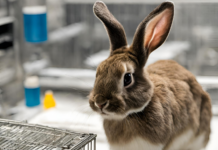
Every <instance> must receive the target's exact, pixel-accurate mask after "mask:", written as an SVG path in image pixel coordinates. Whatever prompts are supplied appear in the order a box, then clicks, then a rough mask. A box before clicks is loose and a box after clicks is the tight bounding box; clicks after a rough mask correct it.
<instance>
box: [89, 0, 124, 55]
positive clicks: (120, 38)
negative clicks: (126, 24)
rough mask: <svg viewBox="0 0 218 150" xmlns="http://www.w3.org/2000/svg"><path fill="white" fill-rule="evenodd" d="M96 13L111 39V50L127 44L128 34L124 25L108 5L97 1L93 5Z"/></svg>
mask: <svg viewBox="0 0 218 150" xmlns="http://www.w3.org/2000/svg"><path fill="white" fill-rule="evenodd" d="M93 11H94V13H95V15H96V16H97V17H98V18H99V19H100V20H101V21H102V23H103V24H104V26H105V28H106V30H107V33H108V36H109V39H110V46H111V50H112V51H113V50H116V49H118V48H121V47H123V46H126V45H127V41H126V35H125V31H124V28H123V26H122V25H121V24H120V23H119V22H118V21H117V20H116V18H115V17H114V16H113V15H112V14H111V13H110V11H109V10H108V8H107V6H106V5H105V4H104V3H103V2H102V1H97V2H95V4H94V6H93Z"/></svg>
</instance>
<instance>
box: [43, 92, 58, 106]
mask: <svg viewBox="0 0 218 150" xmlns="http://www.w3.org/2000/svg"><path fill="white" fill-rule="evenodd" d="M55 106H56V102H55V99H54V97H53V92H52V91H46V92H45V98H44V102H43V108H44V109H49V108H53V107H55Z"/></svg>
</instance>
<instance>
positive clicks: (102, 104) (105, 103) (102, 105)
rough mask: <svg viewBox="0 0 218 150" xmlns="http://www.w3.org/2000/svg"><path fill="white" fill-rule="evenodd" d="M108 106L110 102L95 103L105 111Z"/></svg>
mask: <svg viewBox="0 0 218 150" xmlns="http://www.w3.org/2000/svg"><path fill="white" fill-rule="evenodd" d="M107 104H108V101H107V102H104V103H101V104H99V103H96V102H95V106H96V107H98V108H100V109H103V108H104V107H105V106H106V105H107Z"/></svg>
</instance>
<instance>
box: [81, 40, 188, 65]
mask: <svg viewBox="0 0 218 150" xmlns="http://www.w3.org/2000/svg"><path fill="white" fill-rule="evenodd" d="M189 47H190V44H189V43H188V42H180V41H173V42H166V43H164V44H163V45H161V46H160V47H159V48H158V49H157V50H155V51H154V52H152V53H151V54H150V56H149V58H148V61H147V63H146V66H148V65H150V64H152V63H154V62H156V61H158V60H167V59H173V58H174V57H176V56H177V55H179V54H180V53H182V52H184V51H187V50H188V49H189ZM109 54H110V51H109V50H102V51H100V52H98V53H95V54H93V55H91V56H89V57H88V58H87V59H86V60H85V64H87V65H89V66H92V67H97V66H98V65H99V64H100V63H101V62H102V61H103V60H105V59H107V58H108V56H109Z"/></svg>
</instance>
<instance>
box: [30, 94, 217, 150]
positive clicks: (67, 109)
mask: <svg viewBox="0 0 218 150" xmlns="http://www.w3.org/2000/svg"><path fill="white" fill-rule="evenodd" d="M54 97H55V99H56V103H57V105H56V106H57V107H56V108H52V109H49V110H47V111H42V112H41V113H40V114H38V115H37V116H35V117H33V118H32V119H30V120H29V122H30V123H35V124H43V125H48V126H53V127H59V128H68V129H71V130H73V131H77V132H86V133H96V134H97V135H98V136H97V150H109V146H108V143H107V140H106V136H105V133H104V130H103V127H102V119H101V117H100V116H99V115H98V114H96V113H95V112H93V111H92V110H91V108H90V107H89V104H88V100H87V99H86V98H83V97H81V96H76V95H73V94H57V93H54ZM217 127H218V116H214V117H213V118H212V122H211V128H212V133H211V138H210V142H209V144H208V146H207V148H206V150H217V148H218V142H217V139H218V128H217Z"/></svg>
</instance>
